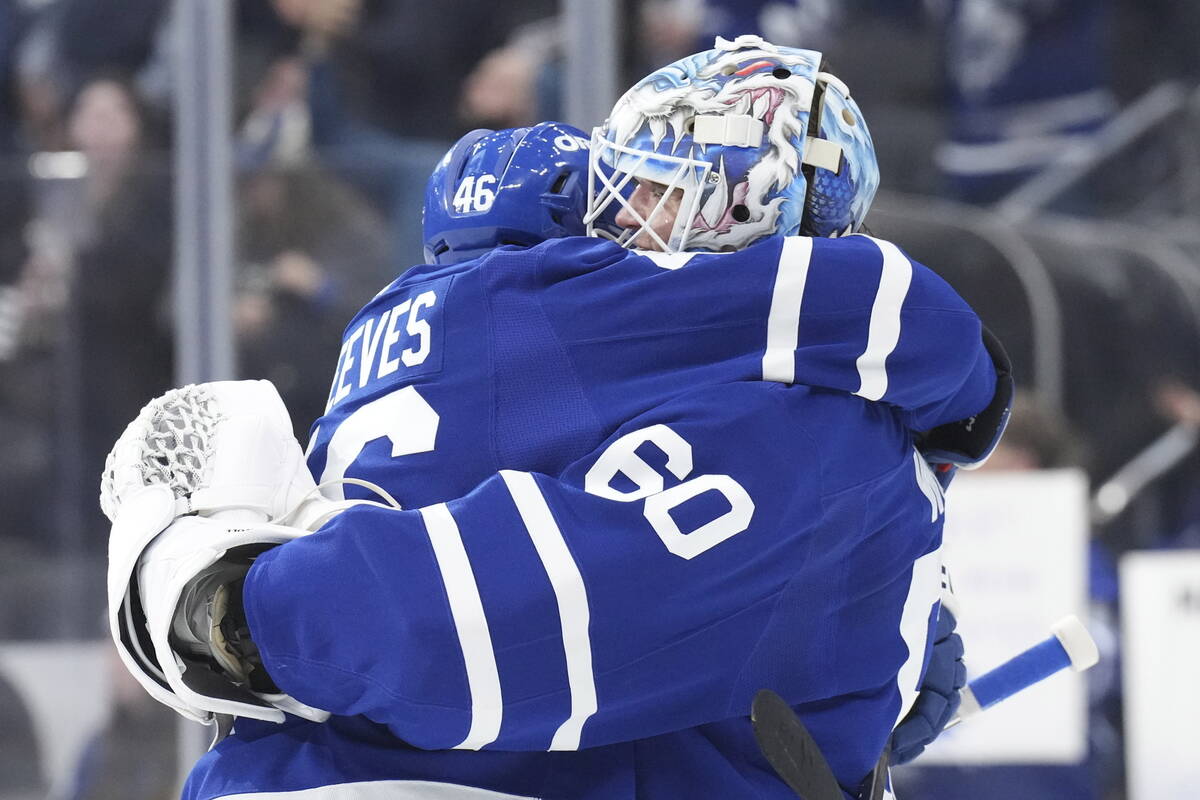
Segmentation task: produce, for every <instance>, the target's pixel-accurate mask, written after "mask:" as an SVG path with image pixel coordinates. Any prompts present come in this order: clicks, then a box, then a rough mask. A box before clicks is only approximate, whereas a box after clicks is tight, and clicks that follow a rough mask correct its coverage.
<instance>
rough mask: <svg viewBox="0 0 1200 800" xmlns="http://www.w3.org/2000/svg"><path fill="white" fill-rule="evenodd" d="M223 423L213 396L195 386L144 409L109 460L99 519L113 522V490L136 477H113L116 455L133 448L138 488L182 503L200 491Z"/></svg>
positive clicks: (115, 492)
mask: <svg viewBox="0 0 1200 800" xmlns="http://www.w3.org/2000/svg"><path fill="white" fill-rule="evenodd" d="M222 419H223V418H222V416H221V414H220V411H219V409H218V404H217V401H216V398H215V397H214V396H213V394H212V392H211V391H209V390H208V389H207V388H205V387H203V386H196V385H194V384H189V385H188V386H184V387H182V388H180V389H172V390H171V391H169V392H167V393H166V394H165V395H163V396H162V397H160V398H158V399H157V400H155V401H153V402H151V403H150V404H149V405H147V406H146V407H145V408H143V409H142V411H141V413H140V414H138V416H137V419H135V420H134V421H133V422H131V423H130V424H129V427H127V428H126V429H125V432H124V433H123V434H122V435H121V440H120V442H119V443H118V447H114V448H113V450H112V452H110V453H109V454H108V458H107V460H106V463H105V467H104V475H103V477H102V479H101V482H100V506H101V508H102V509H103V511H104V514H105V515H106V516H107V517H108V518H109V519H113V518H114V517H115V516H116V513H117V510H118V508H119V505H120V501H119V500H118V499H117V498H118V495H119V492H118V487H119V485H121V484H124V483H127V482H128V481H129V480H131V479H133V478H134V477H135V476H133V475H123V476H119V475H117V467H116V462H117V460H118V452H119V451H123V450H124V449H125V448H136V454H137V458H136V459H135V460H134V463H135V464H136V466H135V467H134V469H135V470H136V472H137V476H136V479H137V480H138V481H140V483H141V484H142V485H144V486H149V485H152V484H164V485H166V486H168V487H170V489H171V491H172V493H174V495H175V496H176V497H178V498H184V497H187V496H189V495H190V494H191V493H192V492H194V491H195V490H196V489H197V488H198V487H199V486H200V485H201V482H202V479H203V476H204V474H205V470H206V469H207V468H208V464H209V461H210V459H211V457H212V452H213V449H212V448H213V438H214V435H215V430H216V427H217V425H218V424H219V423H220V422H221V420H222Z"/></svg>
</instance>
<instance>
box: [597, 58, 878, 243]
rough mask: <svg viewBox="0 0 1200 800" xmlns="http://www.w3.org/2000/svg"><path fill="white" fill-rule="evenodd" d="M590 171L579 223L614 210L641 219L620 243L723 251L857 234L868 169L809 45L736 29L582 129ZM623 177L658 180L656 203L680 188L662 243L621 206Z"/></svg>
mask: <svg viewBox="0 0 1200 800" xmlns="http://www.w3.org/2000/svg"><path fill="white" fill-rule="evenodd" d="M590 178H591V184H590V190H589V196H590V205H589V208H588V217H587V219H588V220H592V219H599V218H600V216H601V215H602V214H605V213H607V212H608V211H609V209H610V208H611V207H613V206H618V207H620V206H623V207H624V208H625V209H626V211H627V212H629V213H630V214H631V216H632V217H633V218H634V219H635V220H637V221H638V223H639V224H641V225H642V227H641V228H640V229H638V230H630V231H627V232H625V234H624V235H623V236H622V237H621V241H622V242H624V243H629V242H632V241H633V240H634V239H636V238H637V237H638V235H639V234H641V233H642V232H645V233H647V234H649V235H650V236H651V237H653V239H654V241H655V242H656V243H657V244H658V246H659V247H661V248H662V249H664V250H668V251H680V250H712V251H725V250H740V249H741V248H743V247H746V246H747V245H749V244H751V243H753V242H755V241H757V240H758V239H761V238H763V237H764V236H770V235H773V234H781V235H797V234H799V235H804V236H842V235H845V234H848V233H852V232H854V231H856V230H857V229H858V228H859V226H860V225H861V224H862V221H863V218H864V217H865V216H866V214H867V210H868V208H869V207H870V205H871V200H872V198H874V196H875V190H876V188H877V187H878V185H879V166H878V164H877V163H876V160H875V150H874V147H873V145H872V143H871V134H870V132H869V131H868V130H867V125H866V122H865V120H864V119H863V115H862V112H861V111H859V108H858V105H857V104H856V103H855V102H854V100H852V99H851V97H850V91H849V89H847V88H846V85H845V84H844V83H842V81H840V80H839V79H838V78H836V77H834V76H833V75H830V74H829V73H826V72H822V71H821V54H820V53H818V52H816V51H814V50H799V49H796V48H791V47H777V46H775V45H772V44H770V43H768V42H765V41H763V40H762V39H761V38H759V37H758V36H739V37H738V38H737V39H735V40H734V41H732V42H730V41H726V40H725V39H721V38H718V39H717V43H716V48H715V49H713V50H707V51H704V52H702V53H697V54H696V55H692V56H688V57H687V58H683V59H680V60H679V61H676V62H675V63H673V64H669V65H667V66H666V67H663V68H662V69H660V70H657V71H655V72H653V73H651V74H650V75H649V76H647V77H646V78H644V79H643V80H642V81H640V82H639V83H638V84H637V85H635V86H634V87H633V88H632V89H630V90H629V91H628V92H626V93H625V95H624V96H623V97H621V99H620V100H618V101H617V104H616V106H614V107H613V110H612V113H611V115H610V116H609V118H608V120H607V121H606V122H605V123H604V125H602V126H601V127H599V128H596V130H595V132H594V133H593V137H592V172H591V176H590ZM634 179H644V180H649V181H653V182H655V183H658V184H661V185H663V186H665V187H666V191H664V192H662V198H663V199H662V200H660V201H659V206H658V208H662V207H663V204H664V203H665V202H666V200H667V198H668V197H670V196H671V195H672V193H673V192H674V191H676V190H682V193H683V196H682V201H681V203H680V206H679V209H680V210H679V213H678V215H677V216H676V218H675V224H674V228H673V229H672V231H671V233H670V237H669V240H668V241H663V240H662V238H661V236H660V235H659V234H658V233H655V232H654V231H653V230H652V229H651V228H650V226H649V224H647V220H646V219H643V218H642V217H641V216H640V215H639V214H638V213H637V211H636V210H634V209H633V207H632V206H631V205H630V204H629V201H628V200H627V196H628V195H629V194H630V192H631V191H632V189H633V186H632V181H633V180H634ZM658 208H656V209H655V211H656V212H657V211H658ZM648 216H650V217H653V216H654V214H653V213H651V214H650V215H648Z"/></svg>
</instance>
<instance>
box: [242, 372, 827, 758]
mask: <svg viewBox="0 0 1200 800" xmlns="http://www.w3.org/2000/svg"><path fill="white" fill-rule="evenodd" d="M790 391H791V390H789V389H786V388H783V387H766V386H762V385H761V384H747V385H740V386H733V387H724V388H723V389H721V390H719V391H718V390H710V391H707V392H701V393H696V394H693V395H690V396H688V397H687V398H684V399H681V400H680V401H678V402H677V403H674V404H672V405H671V406H670V407H666V408H663V409H661V410H660V411H659V412H656V413H653V414H648V415H646V416H644V417H643V418H640V419H638V420H635V421H633V422H631V423H630V424H628V425H626V426H625V427H623V428H622V429H621V430H620V431H619V432H618V433H617V434H615V435H614V436H613V437H612V438H611V439H610V440H609V441H608V442H606V443H605V445H604V446H603V447H601V448H599V449H598V450H597V451H596V452H595V453H593V454H592V455H591V456H589V457H588V458H586V459H583V460H582V461H580V462H578V463H577V464H576V465H574V466H573V467H572V468H571V469H570V470H568V471H567V473H566V474H565V476H564V478H563V479H562V480H556V479H553V478H550V477H548V476H546V475H540V474H531V473H526V472H513V471H507V472H502V473H500V474H498V475H496V476H494V477H492V478H489V479H488V480H486V481H485V482H484V483H483V484H481V485H480V486H479V487H478V488H477V489H475V490H474V491H473V492H471V493H470V494H468V495H467V496H465V497H462V498H460V499H458V500H454V501H451V502H449V503H444V504H437V505H434V506H429V507H426V508H422V509H417V510H406V511H397V510H383V509H372V508H366V507H360V508H353V509H350V510H348V511H346V512H344V513H342V514H341V515H340V516H339V517H337V518H336V519H335V520H333V521H332V522H331V523H330V524H329V525H327V526H326V528H324V529H323V530H321V531H319V532H318V533H316V534H314V535H312V536H309V537H306V538H304V539H298V540H296V541H294V542H289V543H288V544H286V545H284V546H281V547H278V548H276V549H274V550H272V551H270V552H268V553H266V554H264V555H263V556H261V557H260V558H259V559H258V561H257V562H256V563H255V565H254V566H253V567H252V568H251V570H250V573H249V575H248V577H247V579H246V582H245V587H244V608H245V612H246V618H247V621H248V623H249V631H250V633H251V635H252V637H253V639H254V641H255V643H256V644H257V646H258V650H259V653H260V655H261V657H262V660H263V663H264V665H265V667H266V670H267V672H268V673H269V674H270V675H271V677H272V678H273V679H274V680H275V682H276V683H277V684H278V685H279V686H280V688H282V689H283V690H284V691H286V692H288V693H289V694H291V695H293V696H295V697H297V698H298V699H302V700H303V701H304V702H307V703H309V704H313V705H316V706H317V707H320V708H325V709H327V710H330V711H332V712H333V713H335V714H363V715H366V716H368V717H370V718H372V719H374V720H376V721H378V722H381V723H385V724H387V725H388V727H389V728H390V729H391V730H392V731H393V732H394V733H395V734H396V735H397V736H399V737H400V738H402V739H405V740H407V741H409V742H411V743H413V744H416V745H418V746H420V747H425V748H439V749H440V748H480V747H491V748H496V749H537V750H545V749H575V748H578V747H588V746H595V745H600V744H605V743H608V742H614V741H628V740H633V739H640V738H644V737H647V736H651V735H655V734H659V733H663V732H666V731H671V730H678V729H682V728H687V727H691V726H694V725H697V724H701V723H705V722H710V721H714V720H720V719H726V718H728V717H730V716H734V715H738V714H744V713H745V709H746V708H748V707H749V702H750V698H751V696H752V695H753V692H754V690H755V689H757V688H759V686H758V685H756V684H757V683H758V681H759V680H761V679H762V675H757V674H756V675H745V674H743V670H744V669H745V668H746V665H747V663H748V662H750V660H751V654H754V655H755V657H756V659H757V660H756V662H755V663H761V662H762V661H763V660H764V659H765V660H770V659H769V658H768V657H767V656H766V655H765V654H764V650H766V651H770V652H777V653H778V654H779V657H778V659H775V662H774V663H778V664H780V665H787V669H786V670H781V672H783V673H786V675H788V678H787V682H788V685H789V688H788V689H785V690H784V691H786V694H785V696H786V697H787V699H788V700H789V701H790V702H794V703H799V702H803V701H805V700H807V699H812V698H815V697H824V696H829V694H830V693H831V687H830V686H828V685H823V684H822V683H821V680H822V679H818V678H816V677H814V676H813V675H812V674H811V673H809V672H807V671H806V668H805V667H804V666H803V665H802V664H800V663H799V662H798V657H797V656H796V655H795V654H796V653H798V652H799V651H802V650H803V648H804V646H805V638H806V636H808V635H809V634H810V633H811V632H807V631H804V630H794V631H790V632H789V633H787V634H780V633H779V632H778V631H777V632H776V635H775V636H774V637H773V638H771V639H769V640H768V639H764V635H763V634H764V630H765V629H766V627H767V625H768V623H769V622H770V620H771V618H772V614H773V613H774V611H775V608H776V603H777V600H778V598H779V595H780V592H781V591H783V589H784V587H785V586H787V585H788V584H789V582H794V581H804V580H806V579H807V580H824V578H820V577H814V575H815V574H816V570H818V569H823V567H820V566H813V563H812V562H811V561H810V554H811V546H812V544H813V543H812V541H811V534H812V532H813V530H814V529H815V527H814V526H816V525H817V524H818V522H819V520H820V519H821V516H822V515H821V503H820V497H819V483H820V479H819V473H820V467H819V463H818V458H817V456H816V453H817V452H818V451H817V450H816V448H815V447H814V446H813V442H812V441H811V440H810V439H809V438H808V436H807V435H806V434H805V433H804V432H803V430H802V427H801V422H800V421H799V420H798V419H796V418H795V415H794V414H790V412H789V411H788V410H787V404H786V403H785V402H784V396H785V395H786V394H787V393H788V392H790ZM768 421H770V422H768ZM823 563H825V566H827V565H828V564H827V562H823ZM822 574H825V573H824V572H823V573H822ZM827 615H828V612H827V610H826V609H823V608H814V609H813V618H814V620H822V619H827V618H828V616H827ZM825 680H828V678H827V677H826V678H825ZM781 693H783V692H781Z"/></svg>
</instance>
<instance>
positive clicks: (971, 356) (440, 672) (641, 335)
mask: <svg viewBox="0 0 1200 800" xmlns="http://www.w3.org/2000/svg"><path fill="white" fill-rule="evenodd" d="M994 388H995V374H994V371H993V369H992V364H991V360H990V358H989V357H988V355H987V353H986V351H985V350H984V347H983V345H982V341H981V337H980V328H979V321H978V319H977V318H976V317H975V315H974V313H973V312H971V310H970V309H969V308H968V307H967V306H966V305H965V303H963V301H962V300H961V299H960V298H959V297H958V296H957V295H956V294H955V293H954V292H953V291H952V290H951V289H950V288H949V287H948V286H947V285H946V284H945V283H944V282H942V281H941V280H940V279H939V278H938V277H937V276H936V275H934V274H933V273H932V272H930V271H929V270H927V269H926V268H924V267H922V266H920V265H919V264H915V263H913V262H912V261H910V260H909V259H908V258H907V257H905V256H904V254H903V253H902V252H901V251H900V250H899V249H897V248H896V247H895V246H894V245H892V244H890V243H887V242H882V241H877V240H874V239H870V238H868V237H863V236H855V237H848V238H846V239H808V238H788V239H773V240H768V241H766V242H764V243H762V244H759V245H757V246H755V247H752V248H749V249H747V250H745V251H741V252H738V253H730V254H679V255H662V254H649V253H637V252H630V251H626V250H623V249H621V248H619V247H617V246H616V245H614V244H612V243H609V242H604V241H601V240H596V239H563V240H557V241H551V242H547V243H545V244H543V245H540V246H538V247H535V248H532V249H529V250H517V249H510V248H501V249H500V250H498V251H495V252H493V253H492V254H490V255H488V256H486V257H484V258H483V259H480V260H477V261H473V262H467V263H465V264H460V265H455V266H452V267H433V266H424V267H417V268H414V269H412V270H410V271H409V272H407V273H406V274H405V275H404V276H402V277H401V278H400V279H399V280H397V281H396V282H394V283H393V284H392V285H391V286H389V287H388V288H386V289H385V290H384V291H383V292H381V293H380V294H379V295H378V296H377V297H376V298H375V299H374V300H372V301H371V303H369V304H368V305H367V306H366V307H365V308H364V309H363V310H362V311H361V312H360V313H359V315H358V316H357V317H356V318H355V319H354V320H353V321H352V322H351V324H350V326H349V327H348V329H347V333H346V336H345V337H344V344H343V348H342V354H341V357H340V359H339V363H338V366H337V369H336V372H335V376H334V380H333V386H332V389H331V392H330V404H329V408H328V410H327V412H326V414H325V415H324V416H323V417H322V418H321V419H319V420H318V421H317V423H316V425H315V426H314V429H313V436H312V441H311V444H310V459H309V464H310V467H311V468H312V470H313V473H314V475H315V476H317V477H318V479H319V480H321V481H338V480H340V479H342V478H346V479H355V478H357V479H364V480H369V481H371V482H372V483H374V484H376V485H378V486H380V487H382V488H383V489H385V490H386V491H387V492H388V493H390V494H391V495H392V496H394V497H395V498H396V499H397V500H398V501H399V502H400V503H401V504H402V505H403V507H404V509H406V510H394V509H387V508H380V507H376V506H358V507H355V508H352V509H351V510H349V511H346V512H344V513H343V514H341V515H340V516H338V517H337V518H335V519H334V520H333V521H332V522H331V523H330V524H329V525H327V526H326V527H325V528H324V529H322V530H321V531H319V532H317V533H315V534H313V535H311V536H309V537H305V538H303V539H299V540H296V541H294V542H290V543H288V544H287V545H284V546H282V547H278V548H276V549H274V550H272V551H269V552H268V553H266V554H264V555H263V556H262V557H260V559H259V560H258V562H256V564H255V566H254V567H253V568H252V570H251V572H250V574H249V576H248V578H247V581H246V585H245V605H246V612H247V616H248V620H249V623H250V627H251V631H252V633H253V636H254V639H255V641H256V643H257V644H258V645H259V648H260V651H261V653H262V656H263V660H264V663H265V665H266V667H267V670H268V672H269V673H270V674H271V675H272V677H273V678H274V679H275V680H276V682H277V683H278V684H279V685H280V686H281V687H282V688H283V689H284V690H285V691H287V692H288V693H290V694H292V695H293V696H294V697H296V698H297V699H299V700H301V701H303V702H305V703H308V704H310V705H314V706H317V707H321V708H325V709H328V710H330V711H331V712H333V713H334V714H335V716H334V717H333V718H332V719H331V720H330V721H328V722H326V723H322V724H314V723H309V722H305V721H301V720H289V722H288V723H286V724H284V725H282V726H274V725H271V724H269V723H255V722H252V721H239V722H238V724H237V727H236V729H235V733H234V735H233V736H231V737H230V738H229V739H227V740H226V741H224V742H223V743H222V744H221V745H219V746H218V747H217V748H216V750H215V751H213V752H212V753H210V754H208V756H206V757H205V758H204V759H203V760H202V761H201V762H200V763H199V764H198V765H197V767H196V769H195V771H194V772H193V774H192V776H191V778H190V780H189V783H188V786H187V789H186V791H185V795H186V796H187V797H189V798H196V799H197V800H207V798H215V797H223V796H232V795H238V796H241V795H249V796H260V795H270V794H271V793H274V792H284V791H288V792H297V791H302V790H313V791H314V792H315V793H314V794H311V795H301V796H304V797H309V796H312V797H318V796H322V797H332V796H334V795H333V794H331V793H329V791H330V790H329V789H318V788H317V787H332V786H340V787H341V789H340V791H342V792H349V793H348V794H344V795H342V794H338V795H337V796H347V797H350V796H353V797H374V796H375V794H373V792H378V793H379V794H380V796H383V795H385V794H386V796H388V797H439V798H459V797H461V798H473V797H479V798H484V797H493V798H494V797H530V798H532V797H537V798H548V799H549V798H554V799H561V800H593V799H595V800H600V798H604V799H605V800H620V799H622V798H631V799H632V798H639V799H640V800H646V799H649V798H678V797H694V798H708V797H711V798H732V797H763V798H775V797H778V798H784V797H788V796H789V790H788V789H787V788H786V786H785V785H784V784H783V783H782V782H781V781H779V779H778V778H776V777H775V776H774V775H773V773H772V771H771V769H770V767H769V766H768V765H767V764H766V762H765V760H763V759H762V757H761V756H760V755H759V754H758V752H757V748H756V747H755V744H754V740H753V736H752V732H751V729H750V725H749V722H748V720H747V717H746V715H747V710H748V708H749V704H750V699H751V697H752V696H753V694H754V692H755V691H756V690H757V689H759V688H763V687H769V688H772V689H774V690H776V691H777V692H779V693H780V694H781V695H783V696H784V697H785V698H786V699H787V700H788V701H789V702H790V703H792V704H794V705H795V706H796V707H797V708H798V710H799V711H800V713H801V715H802V717H803V718H804V720H805V722H806V724H807V725H808V726H809V728H810V730H811V731H812V732H813V735H814V737H816V739H817V741H818V743H819V744H820V745H821V746H822V749H823V750H824V752H825V753H826V754H827V756H828V757H829V760H830V762H831V765H832V766H833V768H834V770H835V773H836V774H837V775H838V777H839V779H840V780H841V781H842V783H843V785H844V786H846V787H850V786H853V785H855V784H856V783H857V782H858V780H860V779H861V778H862V777H863V776H864V775H865V774H866V773H867V772H868V771H869V770H870V768H871V767H872V766H873V764H874V762H875V760H876V758H877V757H878V754H879V752H880V750H881V749H882V747H883V745H884V742H885V741H886V739H887V736H888V734H889V733H890V732H891V729H892V727H893V726H894V724H895V722H896V721H897V720H898V719H899V718H900V717H901V716H902V715H903V714H904V713H905V712H906V710H907V708H908V707H909V705H910V704H911V702H912V700H913V698H914V697H915V694H916V687H917V685H918V683H919V680H920V674H921V671H922V667H923V659H924V657H925V653H926V649H927V637H928V633H929V628H930V623H931V619H932V618H933V617H934V615H935V614H936V600H937V596H938V592H939V588H940V561H939V559H938V549H939V545H940V535H941V533H940V532H941V514H942V509H943V500H942V495H941V488H940V486H939V485H938V483H937V481H936V480H935V478H934V477H933V475H932V473H930V471H929V469H928V468H927V467H926V465H925V462H924V460H923V459H922V458H921V457H920V456H919V454H918V453H917V452H916V451H915V449H914V448H913V434H912V431H915V430H922V429H926V428H931V427H934V426H936V425H939V424H942V423H944V422H949V421H952V420H956V419H961V418H964V417H968V416H970V415H972V414H973V413H975V412H977V411H979V410H980V409H982V408H983V407H984V406H986V405H987V404H988V401H989V400H990V399H991V397H992V393H993V390H994ZM872 401H880V402H872ZM343 486H344V485H343V484H337V483H335V484H334V485H333V486H332V487H331V489H330V491H333V492H334V493H339V492H341V491H343ZM344 491H345V492H346V494H348V495H351V496H354V495H355V494H356V493H359V492H360V491H365V490H360V489H359V488H358V487H353V486H345V488H344ZM367 495H369V493H367ZM470 751H478V752H470ZM350 784H352V785H353V786H350ZM321 792H325V793H324V794H322V793H321Z"/></svg>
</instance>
